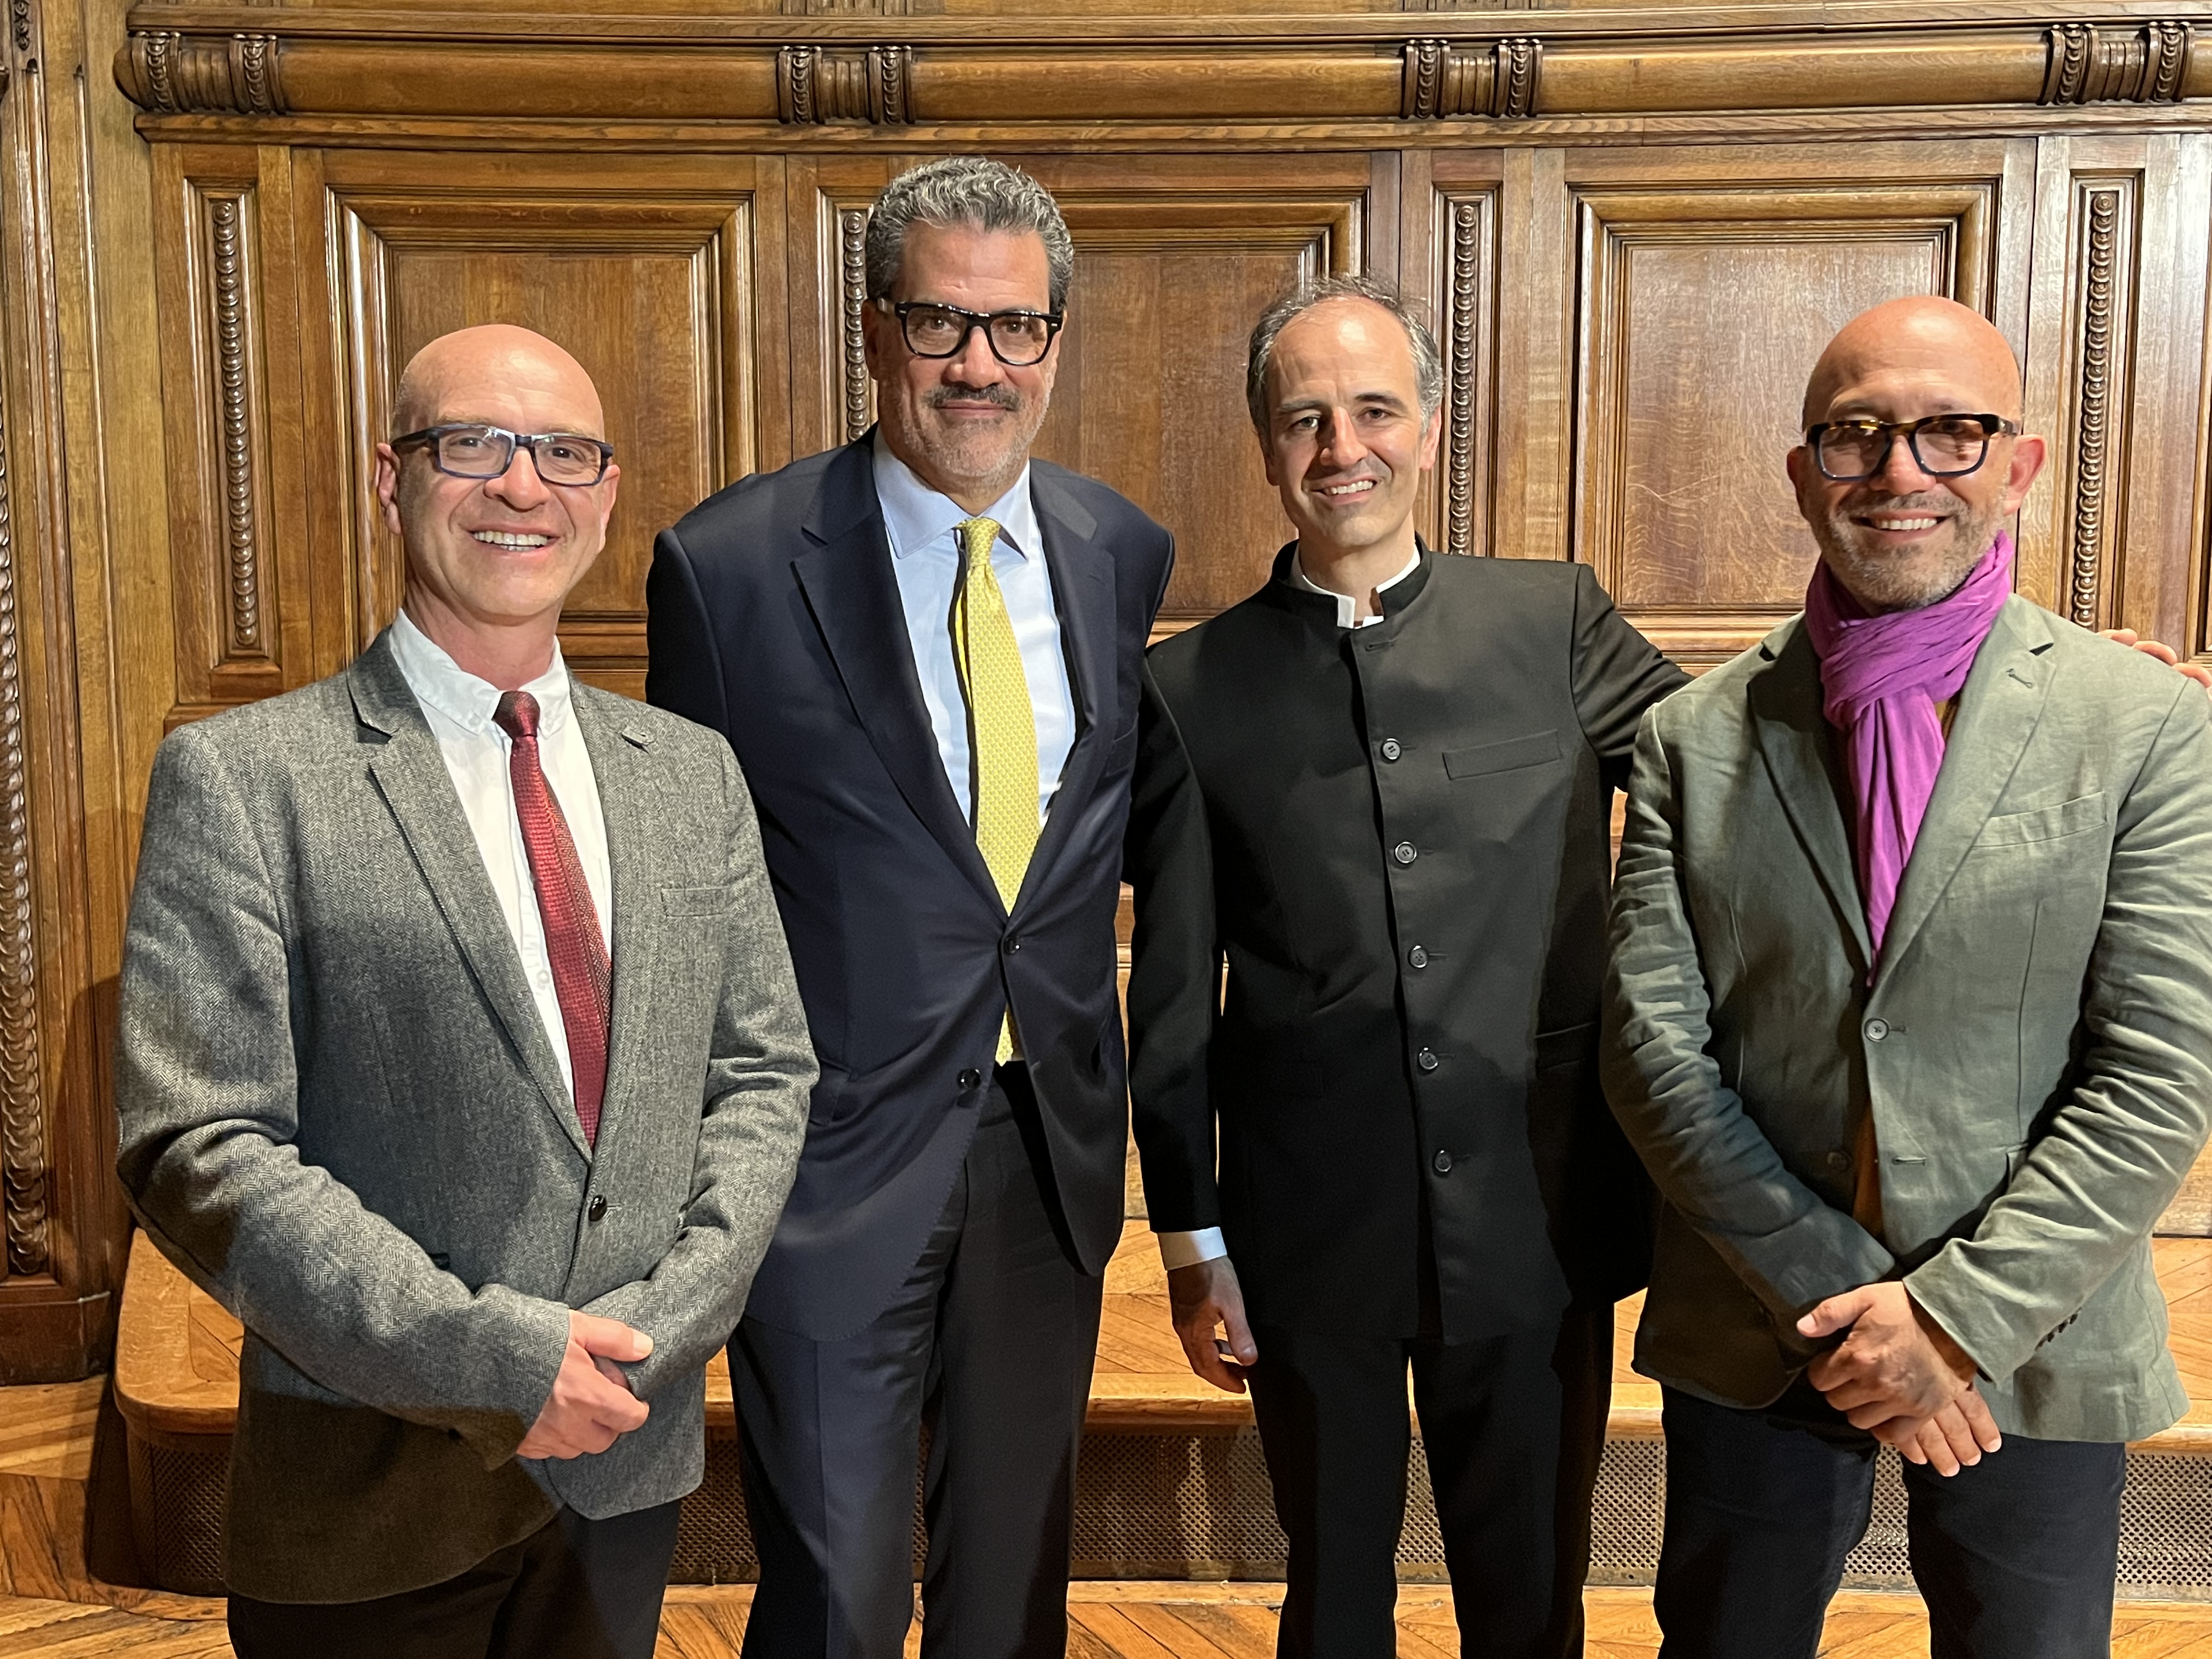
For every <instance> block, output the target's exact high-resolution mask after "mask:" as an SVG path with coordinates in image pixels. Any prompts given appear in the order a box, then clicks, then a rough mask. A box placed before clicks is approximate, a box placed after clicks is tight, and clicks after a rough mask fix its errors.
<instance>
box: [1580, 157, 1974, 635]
mask: <svg viewBox="0 0 2212 1659" xmlns="http://www.w3.org/2000/svg"><path fill="white" fill-rule="evenodd" d="M1664 165H1665V164H1664V162H1663V161H1662V162H1661V163H1659V164H1657V165H1656V166H1655V167H1653V168H1652V169H1651V171H1652V172H1653V173H1656V172H1658V171H1659V169H1660V167H1663V166H1664ZM1639 171H1640V170H1639ZM2001 185H2002V179H2000V178H1998V177H1985V178H1979V179H1976V178H1965V179H1961V178H1958V177H1956V176H1953V177H1949V178H1936V179H1920V180H1916V181H1912V182H1870V183H1854V184H1849V185H1843V184H1836V183H1832V182H1829V181H1826V180H1824V179H1818V178H1805V177H1797V178H1782V179H1767V178H1760V177H1758V176H1757V174H1756V173H1753V176H1752V177H1750V178H1748V179H1746V178H1741V177H1739V178H1735V179H1729V178H1725V177H1723V178H1719V179H1716V178H1712V177H1711V176H1702V177H1700V176H1691V177H1682V178H1678V179H1661V178H1657V177H1645V178H1641V179H1622V180H1620V181H1619V182H1618V183H1614V182H1611V181H1605V182H1584V183H1582V184H1579V185H1571V192H1572V198H1573V203H1574V211H1575V214H1576V217H1577V230H1578V233H1579V238H1580V243H1581V255H1582V258H1581V262H1580V266H1581V276H1580V279H1579V287H1578V290H1577V336H1578V351H1577V378H1578V384H1577V397H1576V405H1577V409H1576V413H1577V441H1576V473H1577V477H1576V488H1575V495H1574V505H1575V509H1576V512H1577V523H1576V526H1575V537H1574V542H1575V550H1576V555H1577V556H1578V557H1581V558H1584V559H1587V560H1589V562H1591V563H1592V564H1593V565H1594V566H1595V568H1596V569H1597V572H1598V574H1599V577H1600V579H1601V580H1602V581H1603V582H1604V584H1605V586H1606V587H1607V591H1608V592H1611V593H1612V594H1613V598H1614V599H1615V600H1616V602H1617V603H1619V604H1620V605H1621V607H1622V609H1623V610H1624V611H1626V613H1627V614H1628V615H1629V616H1630V617H1632V619H1634V620H1635V621H1636V622H1637V623H1638V626H1639V627H1641V628H1643V629H1644V631H1645V632H1646V633H1648V634H1649V635H1650V636H1651V637H1652V638H1653V639H1654V640H1655V641H1656V642H1658V643H1659V644H1660V645H1662V647H1665V648H1667V649H1668V650H1670V651H1673V652H1674V653H1677V654H1678V655H1681V656H1684V657H1686V658H1688V659H1692V660H1699V661H1705V662H1711V661H1716V660H1720V659H1723V658H1725V657H1726V656H1728V655H1730V654H1733V653H1735V652H1736V651H1738V650H1741V649H1742V648H1743V647H1746V646H1747V645H1749V644H1751V643H1753V641H1756V640H1757V639H1758V638H1759V636H1760V635H1762V634H1764V633H1765V631H1766V630H1767V629H1769V628H1771V626H1772V625H1773V623H1775V622H1777V621H1779V620H1780V619H1781V618H1782V617H1786V616H1788V615H1789V614H1790V612H1791V611H1795V610H1796V609H1797V608H1798V607H1799V606H1800V605H1802V602H1803V595H1804V586H1805V581H1806V579H1807V577H1808V574H1810V571H1811V569H1812V565H1813V560H1814V545H1813V541H1812V538H1811V536H1810V534H1809V532H1808V531H1807V530H1806V528H1805V526H1804V524H1803V523H1802V520H1800V519H1799V517H1798V515H1797V513H1796V506H1795V501H1794V498H1793V496H1792V493H1791V490H1790V485H1789V483H1788V481H1787V478H1786V477H1785V475H1784V471H1783V459H1784V455H1785V454H1786V453H1787V452H1788V451H1789V450H1790V447H1792V446H1793V445H1794V444H1795V443H1796V441H1797V436H1798V433H1799V431H1800V429H1801V428H1800V418H1801V415H1800V405H1801V400H1802V393H1803V389H1804V385H1805V380H1806V377H1807V375H1808V374H1809V372H1810V371H1811V369H1812V367H1813V364H1814V361H1815V360H1816V358H1817V357H1818V356H1819V354H1820V349H1821V347H1822V346H1823V345H1824V344H1825V343H1826V342H1827V340H1828V339H1829V338H1830V337H1832V335H1833V334H1834V332H1835V331H1836V330H1837V329H1838V328H1839V327H1840V326H1841V325H1843V324H1844V322H1846V321H1848V320H1849V319H1850V318H1851V317H1852V316H1854V315H1855V314H1857V313H1858V312H1860V311H1863V310H1864V309H1865V308H1866V307H1869V306H1872V305H1875V304H1877V303H1879V302H1880V301H1884V300H1887V299H1893V298H1895V297H1898V296H1899V295H1911V294H1945V295H1951V296H1953V297H1954V298H1957V299H1960V300H1962V301H1965V302H1966V303H1968V304H1971V305H1976V306H1978V307H1982V308H1984V310H1987V309H1990V306H1991V301H1992V299H1993V296H1994V293H1995V288H1994V284H1993V283H1992V282H1991V280H1990V276H1991V265H1992V262H1993V260H1994V259H1995V258H1996V240H1997V234H1998V227H1999V211H1998V210H1999V203H2000V190H2001Z"/></svg>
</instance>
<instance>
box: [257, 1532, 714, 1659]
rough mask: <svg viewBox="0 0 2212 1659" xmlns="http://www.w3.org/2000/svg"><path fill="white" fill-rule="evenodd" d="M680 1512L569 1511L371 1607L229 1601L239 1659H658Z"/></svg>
mask: <svg viewBox="0 0 2212 1659" xmlns="http://www.w3.org/2000/svg"><path fill="white" fill-rule="evenodd" d="M682 1508H683V1505H682V1504H657V1505H655V1506H654V1507H653V1508H652V1509H649V1510H636V1511H635V1512H634V1513H632V1514H629V1515H617V1516H610V1517H609V1518H608V1519H606V1520H605V1521H592V1520H587V1519H586V1518H585V1517H584V1516H580V1515H579V1514H577V1513H576V1512H575V1511H574V1510H569V1509H564V1510H562V1511H561V1512H560V1513H559V1514H557V1515H556V1516H554V1517H553V1518H552V1519H551V1520H550V1521H548V1522H546V1523H545V1524H544V1526H542V1527H540V1528H538V1530H537V1531H536V1532H534V1533H532V1534H530V1536H529V1537H527V1538H526V1539H524V1540H523V1541H521V1542H520V1544H511V1545H509V1546H508V1547H507V1548H505V1549H503V1550H498V1551H495V1552H494V1553H492V1554H490V1555H489V1556H487V1557H486V1558H485V1559H483V1560H481V1561H479V1562H477V1565H474V1566H473V1567H471V1568H470V1569H469V1570H468V1571H466V1572H465V1573H462V1574H460V1575H459V1577H453V1578H448V1579H447V1580H446V1581H445V1583H441V1584H432V1585H430V1586H428V1588H427V1589H416V1590H405V1591H403V1592H401V1593H400V1594H399V1595H383V1596H379V1597H378V1598H376V1599H375V1600H374V1601H343V1602H337V1603H329V1604H309V1603H295V1602H279V1601H254V1600H252V1598H251V1597H249V1596H244V1595H234V1596H232V1597H231V1598H230V1606H229V1613H230V1642H231V1646H232V1647H233V1648H234V1650H236V1652H237V1654H238V1659H302V1656H305V1655H309V1654H312V1655H313V1656H314V1659H653V1643H654V1641H655V1639H656V1638H658V1636H659V1631H660V1597H661V1592H662V1591H663V1590H664V1589H666V1588H667V1585H668V1564H669V1562H670V1560H671V1559H672V1558H673V1557H674V1556H675V1554H676V1519H677V1513H678V1510H681V1509H682Z"/></svg>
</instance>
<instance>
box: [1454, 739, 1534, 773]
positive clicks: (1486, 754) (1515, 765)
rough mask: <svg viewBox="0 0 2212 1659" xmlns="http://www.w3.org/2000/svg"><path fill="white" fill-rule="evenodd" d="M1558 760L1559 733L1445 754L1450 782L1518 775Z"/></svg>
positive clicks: (1478, 745)
mask: <svg viewBox="0 0 2212 1659" xmlns="http://www.w3.org/2000/svg"><path fill="white" fill-rule="evenodd" d="M1557 759H1559V732H1557V731H1551V732H1530V733H1529V734H1528V736H1527V737H1525V738H1507V739H1506V740H1505V741H1504V743H1485V744H1477V745H1476V746H1475V747H1474V748H1472V749H1447V750H1444V775H1445V776H1447V777H1450V778H1486V777H1491V776H1492V775H1496V774H1498V773H1499V772H1519V771H1522V770H1525V769H1528V767H1531V766H1543V765H1545V764H1547V763H1550V762H1552V761H1555V760H1557Z"/></svg>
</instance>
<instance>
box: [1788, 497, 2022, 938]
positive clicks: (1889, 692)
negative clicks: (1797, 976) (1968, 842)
mask: <svg viewBox="0 0 2212 1659" xmlns="http://www.w3.org/2000/svg"><path fill="white" fill-rule="evenodd" d="M2010 592H2012V538H2011V537H2010V536H2009V535H2007V534H2006V533H2004V532H2002V531H2000V532H1998V533H1997V538H1996V541H1995V542H1994V543H1992V544H1990V550H1989V551H1988V552H1986V553H1984V555H1982V559H1981V562H1980V563H1979V564H1977V565H1976V566H1975V567H1974V569H1973V574H1971V575H1969V576H1968V577H1967V578H1966V582H1965V584H1964V586H1961V587H1960V589H1959V591H1958V592H1955V593H1954V594H1952V595H1951V597H1950V598H1948V599H1942V600H1939V601H1938V602H1936V604H1934V605H1929V606H1927V607H1925V608H1924V609H1922V610H1919V611H1888V612H1885V613H1883V614H1882V615H1880V616H1869V615H1868V614H1867V612H1866V610H1865V608H1864V607H1863V605H1860V604H1859V602H1858V601H1857V599H1853V598H1852V597H1851V595H1850V591H1849V590H1848V589H1846V588H1845V587H1844V586H1843V584H1842V583H1840V582H1838V580H1836V579H1835V578H1834V577H1833V576H1832V575H1830V574H1828V567H1827V564H1826V562H1825V561H1823V562H1822V563H1821V564H1820V567H1819V568H1817V569H1816V570H1814V573H1813V585H1812V586H1811V587H1810V588H1809V589H1808V590H1807V592H1806V594H1805V628H1806V631H1807V632H1808V633H1809V634H1810V635H1812V636H1813V649H1814V651H1816V652H1818V653H1820V684H1821V688H1822V690H1823V694H1824V695H1823V697H1822V701H1821V705H1820V712H1821V713H1823V714H1826V716H1827V717H1828V724H1829V725H1831V726H1835V727H1836V728H1837V729H1838V731H1840V732H1843V733H1844V755H1845V767H1846V769H1847V770H1848V772H1849V773H1850V782H1851V799H1852V800H1853V801H1854V803H1855V804H1856V805H1857V808H1858V811H1857V828H1856V829H1855V832H1854V834H1853V836H1852V838H1851V839H1852V846H1851V851H1852V854H1853V856H1854V857H1855V859H1856V860H1857V865H1858V876H1859V891H1860V893H1861V894H1862V895H1863V897H1864V899H1865V901H1866V920H1867V935H1868V937H1869V939H1871V940H1872V942H1873V945H1874V957H1875V962H1877V963H1878V962H1880V961H1881V939H1882V934H1883V933H1885V932H1887V930H1888V927H1889V915H1890V912H1891V911H1892V910H1893V909H1894V908H1896V905H1897V884H1898V883H1899V881H1901V880H1903V879H1904V877H1905V863H1906V861H1907V860H1910V859H1911V856H1912V842H1913V840H1914V838H1915V837H1916V836H1918V835H1919V833H1920V820H1921V819H1922V818H1923V817H1925V816H1927V812H1928V798H1929V796H1930V795H1932V794H1934V793H1936V773H1937V772H1939V771H1941V770H1942V766H1943V724H1942V720H1940V719H1939V718H1938V717H1937V715H1936V704H1937V703H1939V702H1945V701H1947V700H1948V699H1949V698H1952V697H1955V696H1958V695H1959V690H1960V687H1962V686H1963V685H1965V684H1966V675H1967V673H1968V671H1971V670H1972V667H1973V665H1974V657H1975V654H1976V653H1978V652H1979V651H1980V650H1981V648H1982V641H1984V639H1986V638H1988V637H1989V632H1990V628H1991V627H1992V626H1994V625H1995V623H1996V619H1997V611H1998V610H1999V609H2000V608H2001V607H2002V605H2003V604H2004V602H2005V599H2006V596H2007V595H2008V594H2009V593H2010Z"/></svg>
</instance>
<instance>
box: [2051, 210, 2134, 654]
mask: <svg viewBox="0 0 2212 1659" xmlns="http://www.w3.org/2000/svg"><path fill="white" fill-rule="evenodd" d="M2126 194H2127V192H2126V191H2125V188H2124V186H2123V185H2120V184H2118V183H2112V182H2104V181H2100V182H2096V183H2093V184H2090V185H2085V186H2082V187H2081V188H2080V189H2079V191H2078V193H2077V195H2076V197H2075V204H2076V211H2077V213H2078V215H2079V222H2080V226H2081V230H2080V237H2081V242H2080V246H2079V251H2078V271H2079V276H2078V288H2077V290H2076V292H2077V296H2078V297H2077V301H2076V311H2077V322H2076V325H2075V327H2076V337H2077V338H2078V340H2079V342H2080V356H2079V358H2078V360H2077V361H2076V362H2075V398H2074V401H2075V416H2074V513H2073V523H2072V525H2071V526H2070V529H2069V544H2068V557H2067V578H2066V611H2067V615H2068V616H2069V617H2071V618H2072V619H2073V620H2074V621H2075V622H2076V623H2080V624H2081V626H2082V627H2084V628H2095V627H2097V626H2098V625H2099V612H2100V610H2101V608H2102V600H2103V588H2104V573H2105V568H2106V557H2105V549H2106V542H2107V540H2108V539H2109V538H2110V533H2111V532H2110V523H2109V520H2110V517H2111V511H2110V509H2111V507H2112V498H2113V488H2112V483H2113V479H2114V478H2115V477H2117V476H2118V472H2119V467H2118V455H2117V453H2116V451H2117V450H2118V429H2117V428H2118V423H2117V419H2116V409H2117V405H2118V393H2119V387H2118V380H2119V377H2120V374H2121V365H2122V362H2123V356H2122V354H2121V353H2120V352H2119V351H2118V349H2116V348H2117V347H2118V344H2119V339H2118V337H2119V335H2120V334H2121V333H2122V332H2123V331H2124V328H2125V322H2124V318H2123V316H2122V314H2121V311H2122V307H2121V303H2120V301H2121V295H2122V283H2123V280H2124V273H2123V270H2122V260H2121V258H2120V255H2121V252H2122V244H2123V239H2124V232H2125V228H2126V227H2125V224H2124V220H2125V217H2126V208H2127V202H2126V199H2125V197H2126Z"/></svg>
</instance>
